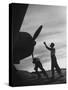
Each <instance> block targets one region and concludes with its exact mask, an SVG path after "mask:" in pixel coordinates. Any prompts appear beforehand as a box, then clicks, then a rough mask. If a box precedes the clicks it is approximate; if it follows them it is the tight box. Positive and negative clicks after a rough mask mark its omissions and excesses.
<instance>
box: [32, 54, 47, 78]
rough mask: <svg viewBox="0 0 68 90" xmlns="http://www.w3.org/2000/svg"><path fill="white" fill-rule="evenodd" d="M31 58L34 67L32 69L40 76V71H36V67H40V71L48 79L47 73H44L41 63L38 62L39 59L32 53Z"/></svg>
mask: <svg viewBox="0 0 68 90" xmlns="http://www.w3.org/2000/svg"><path fill="white" fill-rule="evenodd" d="M32 59H33V64H35V67H34V70H35V72H36V73H37V75H38V78H39V77H41V75H40V73H39V72H38V68H40V69H41V71H42V73H43V74H44V75H45V76H46V77H47V79H48V75H47V73H46V71H45V70H44V68H43V66H42V63H41V62H40V59H39V58H37V57H34V56H33V54H32Z"/></svg>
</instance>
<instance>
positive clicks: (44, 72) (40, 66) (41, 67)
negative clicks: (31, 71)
mask: <svg viewBox="0 0 68 90" xmlns="http://www.w3.org/2000/svg"><path fill="white" fill-rule="evenodd" d="M39 68H40V69H41V70H42V72H43V74H44V75H45V76H46V77H47V79H49V78H48V74H47V73H46V71H45V70H44V68H43V66H42V65H39Z"/></svg>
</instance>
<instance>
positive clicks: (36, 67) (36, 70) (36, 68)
mask: <svg viewBox="0 0 68 90" xmlns="http://www.w3.org/2000/svg"><path fill="white" fill-rule="evenodd" d="M34 70H35V72H36V73H37V75H38V78H40V77H41V75H40V73H39V72H38V66H35V68H34Z"/></svg>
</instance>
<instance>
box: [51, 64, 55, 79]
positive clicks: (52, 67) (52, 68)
mask: <svg viewBox="0 0 68 90" xmlns="http://www.w3.org/2000/svg"><path fill="white" fill-rule="evenodd" d="M51 72H52V77H51V78H54V64H52V65H51Z"/></svg>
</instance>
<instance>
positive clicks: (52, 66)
mask: <svg viewBox="0 0 68 90" xmlns="http://www.w3.org/2000/svg"><path fill="white" fill-rule="evenodd" d="M44 45H45V47H46V48H47V49H48V50H50V51H51V70H52V78H54V68H56V71H57V72H58V74H59V75H60V76H63V75H62V74H61V69H60V67H59V66H58V63H57V59H56V56H55V48H54V46H55V44H54V43H51V44H50V47H48V46H47V45H46V43H45V42H44Z"/></svg>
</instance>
